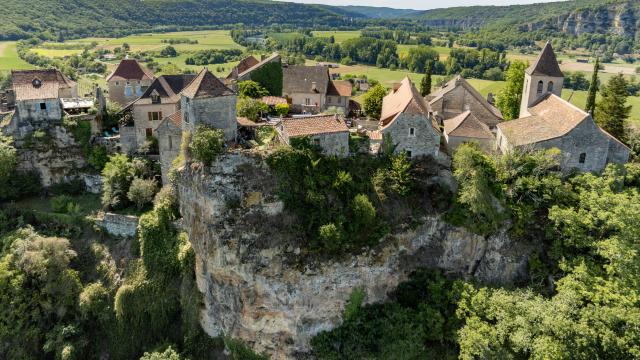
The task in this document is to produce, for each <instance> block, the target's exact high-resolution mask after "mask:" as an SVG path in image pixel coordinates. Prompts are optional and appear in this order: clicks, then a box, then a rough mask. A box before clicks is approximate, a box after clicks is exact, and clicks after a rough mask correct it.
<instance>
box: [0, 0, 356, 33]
mask: <svg viewBox="0 0 640 360" xmlns="http://www.w3.org/2000/svg"><path fill="white" fill-rule="evenodd" d="M2 10H3V15H2V21H0V40H15V39H21V38H27V37H31V36H34V35H37V36H40V37H45V38H49V39H66V38H77V37H85V36H118V35H125V34H130V33H132V32H140V31H149V30H156V29H157V30H165V31H166V30H180V29H194V28H197V27H214V26H225V25H227V26H231V25H233V24H244V25H245V26H246V27H252V26H267V25H273V24H283V25H292V26H304V27H311V26H331V27H336V28H339V27H341V26H347V25H350V24H351V21H352V19H353V18H359V17H360V18H363V17H364V15H361V14H359V13H355V12H350V11H349V10H347V9H342V8H337V7H327V6H321V5H307V4H298V3H286V2H276V1H267V0H144V1H141V0H73V1H70V0H3V1H2Z"/></svg>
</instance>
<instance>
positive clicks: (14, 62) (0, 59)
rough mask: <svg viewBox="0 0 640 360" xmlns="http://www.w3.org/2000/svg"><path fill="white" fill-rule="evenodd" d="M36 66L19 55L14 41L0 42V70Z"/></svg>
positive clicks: (25, 68)
mask: <svg viewBox="0 0 640 360" xmlns="http://www.w3.org/2000/svg"><path fill="white" fill-rule="evenodd" d="M33 68H34V66H33V65H31V64H29V63H27V62H25V61H23V60H22V59H20V58H19V57H18V52H17V50H16V43H15V42H14V41H3V42H0V71H8V70H27V69H33Z"/></svg>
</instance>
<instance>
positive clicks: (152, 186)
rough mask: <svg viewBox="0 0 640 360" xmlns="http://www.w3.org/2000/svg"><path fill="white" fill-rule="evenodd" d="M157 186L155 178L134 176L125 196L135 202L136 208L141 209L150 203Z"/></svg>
mask: <svg viewBox="0 0 640 360" xmlns="http://www.w3.org/2000/svg"><path fill="white" fill-rule="evenodd" d="M157 188H158V184H157V182H156V181H155V180H152V179H148V180H144V179H141V178H135V179H133V181H132V182H131V186H130V187H129V192H128V193H127V198H128V199H129V201H131V202H132V203H134V204H136V206H137V207H138V210H142V209H143V208H144V207H145V205H147V204H150V203H151V200H153V196H154V195H155V194H156V189H157Z"/></svg>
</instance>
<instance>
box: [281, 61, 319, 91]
mask: <svg viewBox="0 0 640 360" xmlns="http://www.w3.org/2000/svg"><path fill="white" fill-rule="evenodd" d="M314 84H315V90H314ZM328 85H329V70H328V69H327V68H326V67H324V66H288V67H285V68H283V69H282V93H283V94H295V93H302V94H310V93H317V94H326V93H327V86H328Z"/></svg>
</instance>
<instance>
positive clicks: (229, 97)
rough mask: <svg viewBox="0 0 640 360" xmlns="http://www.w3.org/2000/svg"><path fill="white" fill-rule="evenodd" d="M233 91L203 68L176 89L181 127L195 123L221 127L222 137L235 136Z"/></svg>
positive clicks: (227, 139) (192, 126)
mask: <svg viewBox="0 0 640 360" xmlns="http://www.w3.org/2000/svg"><path fill="white" fill-rule="evenodd" d="M236 100H237V96H236V93H235V92H234V91H233V90H231V89H229V88H228V87H227V86H225V85H224V84H223V83H222V81H220V79H218V78H217V77H216V76H215V75H213V74H212V73H211V72H210V71H209V70H208V69H206V68H204V69H202V71H201V72H200V73H199V74H198V76H196V78H195V79H193V81H191V83H189V85H187V87H185V88H184V89H183V90H182V92H181V93H180V108H181V113H182V130H183V131H189V132H192V133H193V131H194V130H195V128H196V127H197V126H198V125H199V124H204V125H208V126H211V127H213V128H216V129H220V130H223V131H224V138H225V140H226V141H233V140H235V138H236V131H237V126H238V124H237V119H236Z"/></svg>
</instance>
